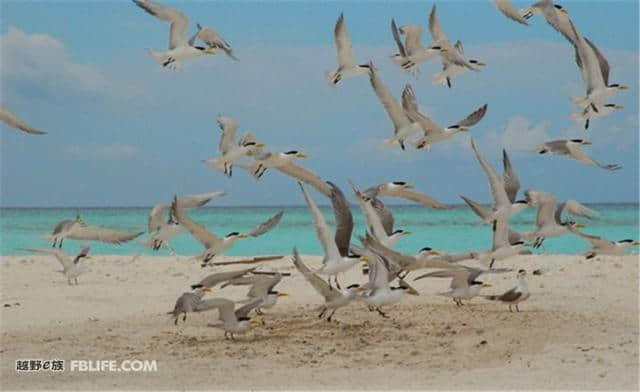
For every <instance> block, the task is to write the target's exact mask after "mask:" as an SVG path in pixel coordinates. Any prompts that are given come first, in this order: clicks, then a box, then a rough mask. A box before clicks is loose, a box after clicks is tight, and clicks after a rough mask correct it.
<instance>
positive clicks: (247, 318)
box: [238, 317, 251, 321]
mask: <svg viewBox="0 0 640 392" xmlns="http://www.w3.org/2000/svg"><path fill="white" fill-rule="evenodd" d="M249 320H251V317H238V321H249Z"/></svg>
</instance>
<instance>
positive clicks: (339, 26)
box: [325, 14, 370, 86]
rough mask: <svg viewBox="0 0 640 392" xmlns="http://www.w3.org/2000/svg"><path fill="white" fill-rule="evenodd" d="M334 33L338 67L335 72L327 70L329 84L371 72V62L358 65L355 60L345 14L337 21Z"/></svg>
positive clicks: (335, 83)
mask: <svg viewBox="0 0 640 392" xmlns="http://www.w3.org/2000/svg"><path fill="white" fill-rule="evenodd" d="M333 35H334V39H335V42H336V50H337V52H338V69H337V70H336V71H335V72H329V71H327V72H325V76H326V78H327V81H328V82H329V84H331V85H333V86H335V85H337V84H338V83H339V82H340V81H341V80H342V79H344V78H349V77H354V76H360V75H364V74H366V73H367V72H369V68H370V65H369V64H360V65H357V64H356V63H355V61H354V60H353V53H352V51H351V41H350V40H349V36H348V35H347V26H346V24H345V22H344V15H343V14H340V17H339V18H338V21H337V22H336V27H335V29H334V31H333Z"/></svg>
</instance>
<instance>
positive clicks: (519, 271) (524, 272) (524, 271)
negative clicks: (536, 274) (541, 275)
mask: <svg viewBox="0 0 640 392" xmlns="http://www.w3.org/2000/svg"><path fill="white" fill-rule="evenodd" d="M518 273H519V274H526V273H527V271H526V270H523V269H519V270H518Z"/></svg>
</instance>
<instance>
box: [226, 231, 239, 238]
mask: <svg viewBox="0 0 640 392" xmlns="http://www.w3.org/2000/svg"><path fill="white" fill-rule="evenodd" d="M237 235H240V233H238V232H237V231H232V232H231V233H229V234H227V237H233V236H237Z"/></svg>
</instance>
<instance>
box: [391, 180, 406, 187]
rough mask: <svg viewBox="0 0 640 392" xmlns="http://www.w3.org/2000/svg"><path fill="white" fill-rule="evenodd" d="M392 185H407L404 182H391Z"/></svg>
mask: <svg viewBox="0 0 640 392" xmlns="http://www.w3.org/2000/svg"><path fill="white" fill-rule="evenodd" d="M392 184H393V185H400V186H404V185H407V183H406V182H404V181H393V182H392Z"/></svg>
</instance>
